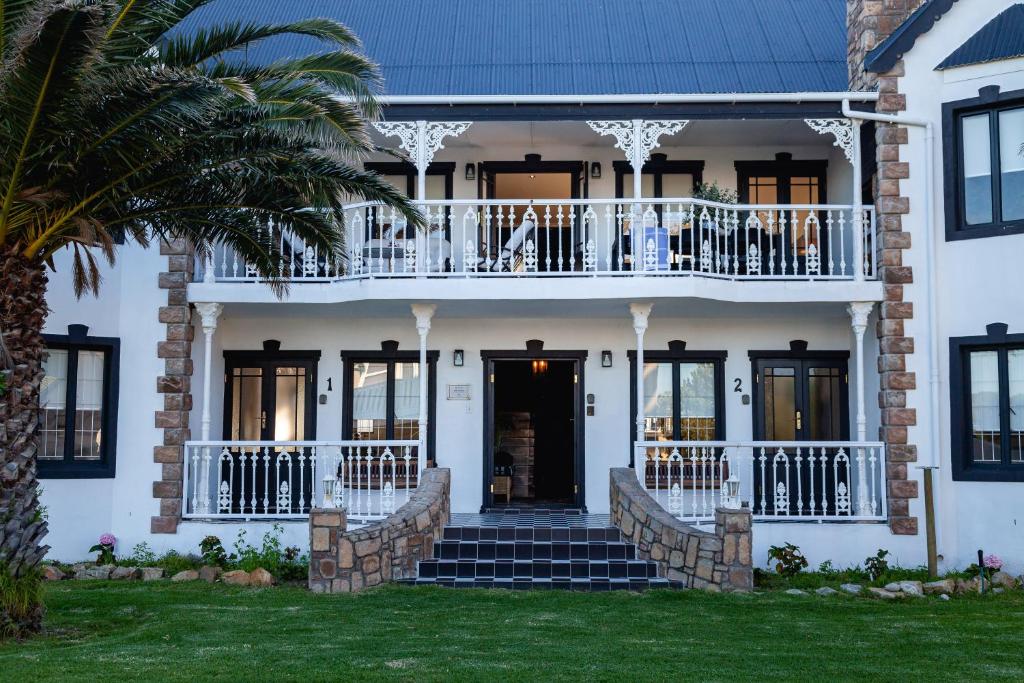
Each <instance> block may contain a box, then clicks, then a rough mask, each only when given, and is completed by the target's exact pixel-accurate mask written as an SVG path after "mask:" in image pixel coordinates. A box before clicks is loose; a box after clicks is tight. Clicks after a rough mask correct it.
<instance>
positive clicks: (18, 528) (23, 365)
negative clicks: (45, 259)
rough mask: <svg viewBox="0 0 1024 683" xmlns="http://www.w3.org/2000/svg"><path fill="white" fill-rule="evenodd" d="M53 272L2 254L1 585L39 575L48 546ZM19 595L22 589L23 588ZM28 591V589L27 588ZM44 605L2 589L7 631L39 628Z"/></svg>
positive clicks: (0, 607) (2, 621)
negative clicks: (44, 385) (45, 490)
mask: <svg viewBox="0 0 1024 683" xmlns="http://www.w3.org/2000/svg"><path fill="white" fill-rule="evenodd" d="M46 279H47V278H46V271H45V270H44V267H43V265H42V264H41V263H35V262H31V261H28V260H26V259H25V258H24V257H23V256H22V255H21V253H20V251H19V250H17V249H16V248H11V247H7V248H5V249H4V250H3V251H2V252H0V339H2V342H3V344H2V346H4V347H6V353H5V354H0V361H2V365H0V379H2V386H0V572H4V573H6V574H7V575H8V576H0V587H5V588H4V591H7V590H9V589H11V587H12V586H13V587H15V588H16V587H17V586H19V585H24V583H25V582H31V581H33V580H34V579H35V578H36V574H37V572H38V567H39V563H40V562H41V561H42V559H43V557H44V556H45V555H46V551H47V550H49V548H48V547H47V546H44V545H42V539H43V537H44V536H45V535H46V521H45V520H43V518H42V515H41V512H40V509H39V491H38V487H37V484H36V450H37V448H38V439H37V431H38V427H39V425H38V413H39V385H40V383H41V381H42V378H43V358H44V357H45V354H46V347H45V343H44V341H43V336H42V330H43V322H44V321H45V320H46V314H47V308H46V300H45V295H46ZM19 592H20V591H19ZM28 594H29V595H33V596H37V595H38V591H30V592H29V593H28ZM22 595H25V593H22ZM43 611H44V610H43V605H42V603H41V602H40V601H38V599H36V598H33V599H31V600H29V601H28V602H27V603H26V602H25V601H24V600H19V599H15V598H12V596H11V595H3V594H0V632H2V631H7V632H8V633H10V632H14V633H15V634H16V635H23V634H25V633H30V632H34V631H38V630H39V628H40V626H41V623H42V617H43Z"/></svg>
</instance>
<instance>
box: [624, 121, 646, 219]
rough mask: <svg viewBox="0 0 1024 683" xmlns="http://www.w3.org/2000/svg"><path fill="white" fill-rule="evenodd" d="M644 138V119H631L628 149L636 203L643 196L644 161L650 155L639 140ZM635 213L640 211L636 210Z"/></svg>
mask: <svg viewBox="0 0 1024 683" xmlns="http://www.w3.org/2000/svg"><path fill="white" fill-rule="evenodd" d="M643 138H644V121H643V119H633V140H634V142H633V145H632V149H631V150H630V151H631V152H632V154H631V155H630V156H631V158H630V160H629V165H630V166H632V167H633V201H634V202H636V203H637V204H639V203H640V198H641V197H643V194H644V190H643V186H644V185H643V179H644V176H643V170H644V161H646V159H648V158H649V157H650V150H645V149H644V146H643V145H642V144H639V141H641V140H643ZM637 213H638V214H639V213H642V212H641V211H639V210H638V211H637Z"/></svg>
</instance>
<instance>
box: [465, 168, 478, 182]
mask: <svg viewBox="0 0 1024 683" xmlns="http://www.w3.org/2000/svg"><path fill="white" fill-rule="evenodd" d="M466 180H476V164H466Z"/></svg>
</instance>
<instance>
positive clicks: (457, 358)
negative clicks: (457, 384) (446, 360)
mask: <svg viewBox="0 0 1024 683" xmlns="http://www.w3.org/2000/svg"><path fill="white" fill-rule="evenodd" d="M465 362H466V352H465V351H463V350H462V349H455V351H454V352H453V353H452V365H454V366H455V367H457V368H461V367H462V366H463V365H464V364H465Z"/></svg>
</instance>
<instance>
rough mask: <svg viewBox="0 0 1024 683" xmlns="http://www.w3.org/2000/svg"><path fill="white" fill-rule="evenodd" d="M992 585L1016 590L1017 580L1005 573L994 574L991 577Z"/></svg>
mask: <svg viewBox="0 0 1024 683" xmlns="http://www.w3.org/2000/svg"><path fill="white" fill-rule="evenodd" d="M992 585H994V586H1002V587H1003V588H1016V587H1017V579H1015V578H1013V577H1012V576H1010V575H1009V574H1007V573H1006V572H996V573H995V574H993V575H992Z"/></svg>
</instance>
